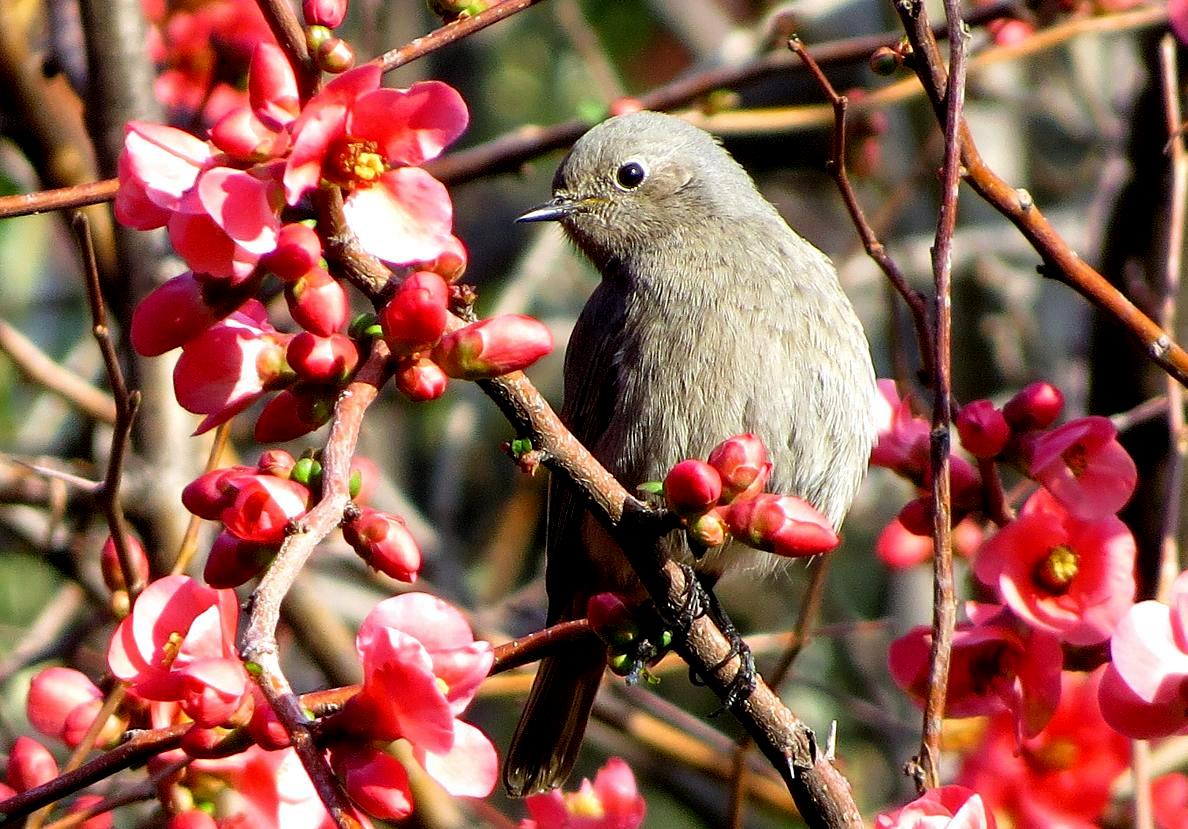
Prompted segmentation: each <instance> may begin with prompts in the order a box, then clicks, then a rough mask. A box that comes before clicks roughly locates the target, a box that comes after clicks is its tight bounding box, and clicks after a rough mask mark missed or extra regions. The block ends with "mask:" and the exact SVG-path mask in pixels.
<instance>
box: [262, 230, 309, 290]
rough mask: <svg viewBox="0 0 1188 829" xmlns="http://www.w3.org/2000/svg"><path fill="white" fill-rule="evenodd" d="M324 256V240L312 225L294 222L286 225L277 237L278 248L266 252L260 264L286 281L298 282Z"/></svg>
mask: <svg viewBox="0 0 1188 829" xmlns="http://www.w3.org/2000/svg"><path fill="white" fill-rule="evenodd" d="M321 258H322V240H321V239H319V238H318V234H317V232H316V231H314V229H313V228H312V227H309V226H308V225H304V224H301V223H300V222H294V223H292V224H287V225H284V226H283V227H282V228H281V229H280V233H279V234H278V235H277V238H276V249H275V250H273V251H272V252H271V253H267V254H265V255H264V256H263V257H262V258H261V259H260V264H261V265H263V266H264V268H266V269H267V270H269V271H271V272H272V273H274V274H276V275H277V276H278V277H280V278H281V279H282V280H283V281H285V282H296V281H297V280H298V279H300V278H301V277H303V276H305V275H306V274H307V273H309V272H310V271H311V270H313V269H314V268H316V267H318V262H319V261H320V260H321Z"/></svg>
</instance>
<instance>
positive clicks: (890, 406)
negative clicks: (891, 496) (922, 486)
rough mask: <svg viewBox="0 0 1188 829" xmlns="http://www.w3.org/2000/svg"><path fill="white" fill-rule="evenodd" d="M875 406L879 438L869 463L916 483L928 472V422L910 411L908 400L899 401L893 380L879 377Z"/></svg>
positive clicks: (909, 401)
mask: <svg viewBox="0 0 1188 829" xmlns="http://www.w3.org/2000/svg"><path fill="white" fill-rule="evenodd" d="M878 388H879V395H880V396H879V398H878V400H877V405H876V408H875V422H876V423H877V424H878V430H879V440H878V443H876V444H875V447H874V449H873V450H872V451H871V453H870V462H871V464H873V465H874V466H882V467H886V468H887V469H890V470H891V471H893V472H896V473H898V474H900V475H902V476H904V477H905V478H907V479H908V480H911V481H914V482H916V483H917V484H919V483H921V482H922V481H923V480H924V476H925V475H926V474H927V472H928V439H929V438H928V434H929V425H928V421H927V420H925V419H924V418H922V417H916V416H915V415H914V414H912V407H911V399H910V398H906V397H905V398H904V399H902V400H900V398H899V392H898V391H897V390H896V388H895V381H894V380H879V381H878Z"/></svg>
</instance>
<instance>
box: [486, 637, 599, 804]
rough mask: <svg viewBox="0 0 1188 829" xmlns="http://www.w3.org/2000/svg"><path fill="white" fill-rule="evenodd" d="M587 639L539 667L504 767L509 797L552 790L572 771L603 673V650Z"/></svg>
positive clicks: (504, 783)
mask: <svg viewBox="0 0 1188 829" xmlns="http://www.w3.org/2000/svg"><path fill="white" fill-rule="evenodd" d="M590 638H591V640H593V641H591V642H588V643H586V642H583V643H582V644H574V645H572V646H569V647H567V648H566V650H565V651H564V652H563V653H558V654H556V655H553V656H548V657H545V658H544V659H542V660H541V662H540V667H539V668H538V669H537V672H536V680H535V681H534V682H533V683H532V691H531V692H530V693H529V695H528V702H527V703H525V705H524V711H523V713H521V714H520V722H519V724H518V725H517V726H516V733H515V736H514V737H512V741H511V747H510V748H508V750H507V759H506V760H505V761H504V764H503V785H504V788H506V789H507V793H508V794H509V795H511V796H512V797H526V796H527V795H530V794H535V793H537V792H543V791H548V790H549V789H555V788H557V787H558V786H560V785H561V784H562V783H564V782H565V778H566V777H568V776H569V772H570V770H572V769H573V763H574V761H575V760H576V759H577V753H578V749H579V748H581V745H582V737H583V736H584V735H585V733H586V721H587V720H588V719H589V718H590V708H591V707H592V706H593V705H594V696H595V695H596V694H597V693H598V684H599V682H600V681H601V680H602V673H603V671H604V670H605V669H606V645H604V644H603V643H602V642H600V641H598V640H597V639H594V637H590Z"/></svg>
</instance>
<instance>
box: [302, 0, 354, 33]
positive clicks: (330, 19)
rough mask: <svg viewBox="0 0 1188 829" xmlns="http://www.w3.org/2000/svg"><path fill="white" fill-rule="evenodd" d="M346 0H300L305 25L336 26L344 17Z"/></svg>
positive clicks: (332, 27)
mask: <svg viewBox="0 0 1188 829" xmlns="http://www.w3.org/2000/svg"><path fill="white" fill-rule="evenodd" d="M346 10H347V3H346V0H302V2H301V13H302V14H303V15H304V16H305V25H307V26H328V27H329V28H331V29H335V28H337V27H338V25H339V24H340V23H342V19H343V18H344V17H346Z"/></svg>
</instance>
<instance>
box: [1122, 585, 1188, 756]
mask: <svg viewBox="0 0 1188 829" xmlns="http://www.w3.org/2000/svg"><path fill="white" fill-rule="evenodd" d="M1110 654H1111V656H1112V658H1113V662H1112V663H1111V664H1110V665H1109V666H1108V670H1107V672H1106V676H1105V678H1104V679H1103V680H1102V683H1101V711H1102V714H1104V715H1105V719H1106V722H1108V723H1109V724H1110V725H1111V726H1113V727H1114V728H1115V729H1117V730H1118V731H1120V732H1121V733H1123V734H1125V735H1127V736H1128V737H1133V738H1134V739H1140V740H1147V739H1153V738H1156V737H1165V736H1168V735H1170V734H1176V733H1180V732H1181V731H1185V730H1188V705H1186V703H1185V700H1188V572H1185V573H1181V574H1180V575H1179V576H1178V577H1177V578H1176V580H1175V582H1173V584H1172V590H1171V605H1170V606H1169V605H1166V604H1163V603H1162V602H1156V601H1143V602H1139V603H1138V604H1136V605H1134V606H1133V607H1131V608H1130V609H1129V610H1128V611H1127V612H1126V615H1125V616H1123V617H1122V620H1121V621H1120V622H1119V623H1118V626H1117V628H1116V629H1115V630H1114V635H1113V638H1112V639H1111V640H1110Z"/></svg>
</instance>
